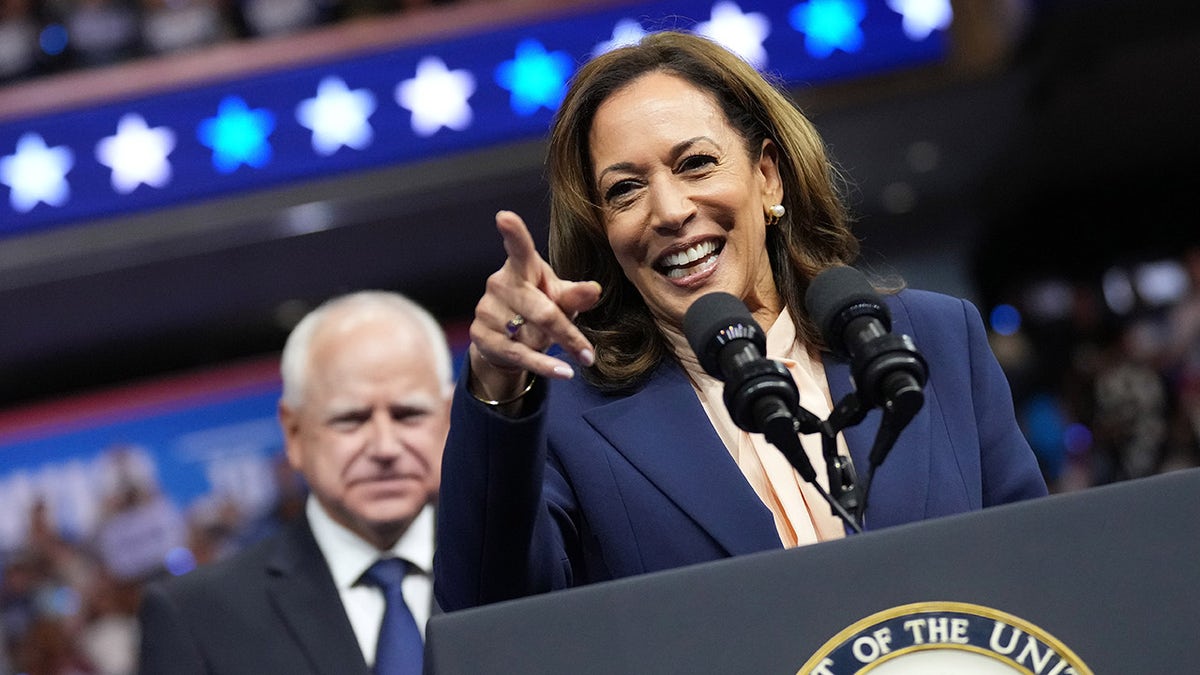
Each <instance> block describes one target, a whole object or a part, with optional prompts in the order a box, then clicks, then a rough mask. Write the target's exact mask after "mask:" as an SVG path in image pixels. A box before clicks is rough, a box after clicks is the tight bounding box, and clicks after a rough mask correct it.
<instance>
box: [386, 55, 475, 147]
mask: <svg viewBox="0 0 1200 675" xmlns="http://www.w3.org/2000/svg"><path fill="white" fill-rule="evenodd" d="M474 93H475V76H474V75H471V72H470V71H467V70H448V69H447V68H446V63H445V61H442V60H441V59H439V58H437V57H436V56H426V57H425V58H423V59H421V62H420V63H418V64H417V76H416V77H414V78H412V79H411V80H405V81H403V82H401V83H400V84H398V85H396V103H397V104H399V105H400V107H401V108H405V109H407V110H411V111H412V128H413V132H415V133H416V134H417V135H418V136H424V137H428V136H432V135H434V134H435V133H437V131H438V129H441V128H442V127H446V128H448V129H454V130H455V131H462V130H464V129H466V128H467V127H468V126H470V125H471V119H472V113H471V106H470V105H468V104H467V99H469V98H471V94H474Z"/></svg>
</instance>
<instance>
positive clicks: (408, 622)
mask: <svg viewBox="0 0 1200 675" xmlns="http://www.w3.org/2000/svg"><path fill="white" fill-rule="evenodd" d="M407 569H408V564H407V563H406V562H404V561H403V560H400V559H399V558H387V559H386V560H378V561H376V562H375V564H374V565H371V568H370V569H368V570H367V571H366V572H365V573H363V576H362V578H363V580H364V581H366V582H367V583H370V584H372V585H375V586H378V587H379V588H380V589H382V590H383V597H384V598H385V599H386V600H387V606H386V608H385V609H384V610H383V623H382V624H381V625H380V626H379V643H378V645H377V646H376V648H375V675H420V673H421V661H422V658H423V657H424V653H425V646H424V644H423V643H422V642H421V632H420V631H419V630H418V629H417V622H416V620H415V619H413V615H412V612H410V611H409V609H408V605H407V604H405V602H404V595H403V594H401V592H400V582H402V581H404V573H405V572H406V571H407Z"/></svg>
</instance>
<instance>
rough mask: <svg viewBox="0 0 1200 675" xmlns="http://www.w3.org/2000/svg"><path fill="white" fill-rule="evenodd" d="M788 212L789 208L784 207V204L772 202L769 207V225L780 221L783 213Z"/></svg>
mask: <svg viewBox="0 0 1200 675" xmlns="http://www.w3.org/2000/svg"><path fill="white" fill-rule="evenodd" d="M785 213H787V209H785V208H783V204H772V205H771V206H768V207H767V225H774V224H775V223H778V222H779V219H780V218H782V217H783V214H785Z"/></svg>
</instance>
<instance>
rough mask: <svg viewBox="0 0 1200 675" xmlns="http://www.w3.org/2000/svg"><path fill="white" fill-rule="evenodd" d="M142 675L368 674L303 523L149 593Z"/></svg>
mask: <svg viewBox="0 0 1200 675" xmlns="http://www.w3.org/2000/svg"><path fill="white" fill-rule="evenodd" d="M139 619H140V622H141V629H142V643H141V654H140V671H139V672H140V673H141V674H142V675H167V674H170V675H190V674H193V673H194V674H196V675H200V674H201V673H205V674H216V673H220V674H223V675H235V674H236V675H246V674H249V673H254V674H255V675H304V674H306V673H312V674H321V675H347V674H348V675H370V672H371V671H370V669H369V668H368V667H367V664H366V661H365V660H364V659H363V655H362V650H361V649H360V648H359V646H358V641H357V639H356V638H355V636H354V629H353V628H351V627H350V620H349V619H348V618H347V617H346V612H345V610H344V609H343V608H342V601H341V597H340V596H339V595H338V591H337V587H336V586H334V583H333V577H332V576H331V575H330V573H329V566H328V565H327V564H326V562H325V558H324V557H323V556H322V555H321V551H320V549H319V548H318V547H317V542H316V539H314V538H313V535H312V530H311V529H309V526H308V520H307V519H306V518H304V517H301V518H300V519H299V520H298V521H297V522H293V523H291V524H289V525H287V526H286V527H285V528H284V529H283V530H282V531H280V532H279V533H278V534H276V535H275V536H273V537H271V538H268V539H266V540H264V541H262V542H260V543H258V544H257V545H255V546H253V547H251V548H249V549H247V550H245V551H242V552H241V553H239V554H237V555H235V556H234V557H232V558H230V559H229V560H226V561H222V562H220V563H217V564H214V565H211V566H207V567H202V568H199V569H196V570H194V571H192V572H190V573H188V574H186V575H184V576H182V577H178V578H176V579H172V580H170V581H168V582H166V583H161V584H151V585H150V586H149V587H148V588H147V589H146V592H145V595H144V597H143V600H142V607H141V612H140V616H139Z"/></svg>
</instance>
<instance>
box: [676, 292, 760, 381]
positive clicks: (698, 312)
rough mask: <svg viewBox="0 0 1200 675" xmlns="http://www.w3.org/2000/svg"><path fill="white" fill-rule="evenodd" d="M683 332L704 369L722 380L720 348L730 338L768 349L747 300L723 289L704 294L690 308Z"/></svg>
mask: <svg viewBox="0 0 1200 675" xmlns="http://www.w3.org/2000/svg"><path fill="white" fill-rule="evenodd" d="M683 334H684V336H685V337H687V341H688V345H690V346H691V348H692V351H693V352H695V353H696V358H697V359H699V361H700V366H701V367H702V368H704V371H705V372H706V373H708V374H709V375H712V376H713V377H715V378H718V379H721V380H724V377H723V376H722V374H721V365H720V360H719V357H720V353H721V347H723V346H725V344H727V343H728V342H729V341H730V340H731V339H736V338H746V339H750V340H754V341H755V344H757V345H758V347H759V351H760V352H765V351H766V337H765V336H764V335H763V334H762V329H761V328H760V327H759V325H758V323H757V322H756V321H755V320H754V316H753V315H752V314H750V310H749V309H747V308H746V303H744V302H742V301H741V300H740V299H738V298H737V297H735V296H733V295H730V294H729V293H725V292H723V291H714V292H712V293H707V294H705V295H702V296H700V297H699V298H697V299H696V301H695V302H693V303H692V305H691V306H690V307H688V310H687V313H686V314H684V316H683ZM760 340H761V343H762V344H758V342H759V341H760Z"/></svg>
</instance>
